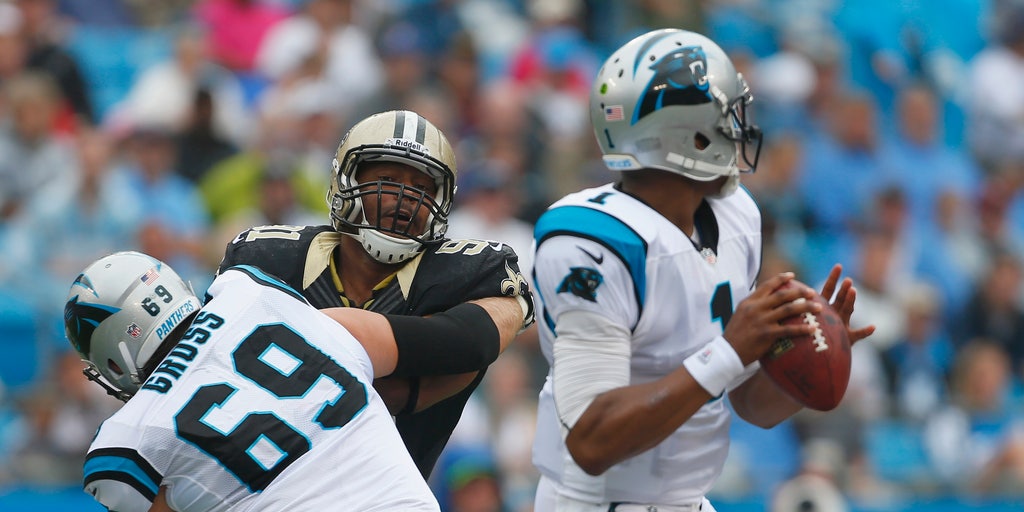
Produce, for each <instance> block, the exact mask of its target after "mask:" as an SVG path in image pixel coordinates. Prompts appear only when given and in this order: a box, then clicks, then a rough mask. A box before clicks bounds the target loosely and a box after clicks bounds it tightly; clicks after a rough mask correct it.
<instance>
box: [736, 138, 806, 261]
mask: <svg viewBox="0 0 1024 512" xmlns="http://www.w3.org/2000/svg"><path fill="white" fill-rule="evenodd" d="M803 153H804V144H803V142H802V139H801V138H800V136H799V134H797V133H794V132H789V131H783V132H780V133H778V134H776V135H775V136H773V137H771V138H769V139H768V140H766V141H765V144H764V146H763V148H762V149H761V159H760V161H759V162H758V164H757V172H755V173H753V174H751V175H749V176H744V177H743V186H744V187H746V188H747V190H749V191H750V193H751V195H752V196H754V197H756V198H757V204H758V206H760V208H761V223H762V224H761V226H762V228H761V231H762V233H763V236H764V239H765V241H764V243H765V245H774V246H776V247H777V248H778V249H779V250H780V251H782V252H783V253H784V254H785V255H786V257H788V258H791V259H793V260H797V259H799V258H800V257H801V256H802V255H803V253H804V244H805V239H806V236H807V230H808V228H809V227H810V223H811V222H810V212H809V211H808V209H807V206H806V205H805V204H804V203H803V201H801V200H800V199H798V198H796V197H793V189H794V188H795V187H796V184H797V178H798V176H799V174H798V173H799V172H800V162H801V159H802V157H803ZM761 275H773V274H772V273H765V271H764V270H762V274H761Z"/></svg>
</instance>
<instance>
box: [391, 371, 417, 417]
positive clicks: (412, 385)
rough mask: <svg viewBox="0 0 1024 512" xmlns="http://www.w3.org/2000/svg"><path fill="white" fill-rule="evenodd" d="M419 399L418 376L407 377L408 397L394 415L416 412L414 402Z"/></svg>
mask: <svg viewBox="0 0 1024 512" xmlns="http://www.w3.org/2000/svg"><path fill="white" fill-rule="evenodd" d="M419 401H420V378H419V377H409V398H407V399H406V400H405V406H404V407H402V410H401V411H398V414H396V415H395V416H402V415H405V414H412V413H414V412H416V403H417V402H419Z"/></svg>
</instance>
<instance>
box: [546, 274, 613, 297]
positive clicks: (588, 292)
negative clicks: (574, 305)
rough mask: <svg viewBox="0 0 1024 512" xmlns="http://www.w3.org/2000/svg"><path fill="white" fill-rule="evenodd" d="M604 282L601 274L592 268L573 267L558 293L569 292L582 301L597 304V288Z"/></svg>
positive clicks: (559, 286)
mask: <svg viewBox="0 0 1024 512" xmlns="http://www.w3.org/2000/svg"><path fill="white" fill-rule="evenodd" d="M602 282H604V277H603V276H602V275H601V273H600V272H598V271H597V270H594V269H592V268H586V267H572V268H570V269H569V275H567V276H565V279H563V280H562V284H560V285H558V290H557V291H558V293H564V292H569V293H571V294H573V295H575V296H577V297H579V298H581V299H585V300H589V301H590V302H597V288H598V287H599V286H601V283H602Z"/></svg>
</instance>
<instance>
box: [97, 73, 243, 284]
mask: <svg viewBox="0 0 1024 512" xmlns="http://www.w3.org/2000/svg"><path fill="white" fill-rule="evenodd" d="M216 110H217V109H216V105H214V98H213V95H212V94H210V91H209V90H208V89H205V88H203V87H200V88H199V89H197V90H196V92H195V98H194V100H193V102H192V108H191V109H190V111H189V114H188V116H187V118H186V119H187V120H186V121H185V126H184V127H183V129H182V130H181V132H180V133H179V134H178V137H177V139H178V141H177V145H178V156H177V163H176V164H175V169H176V170H177V171H178V173H179V174H181V175H182V176H184V177H186V178H188V179H189V181H191V182H193V183H199V181H200V180H202V178H203V176H205V175H206V172H207V171H209V170H210V168H211V167H213V166H214V165H215V164H217V163H218V162H220V161H221V160H224V159H225V158H227V157H229V156H231V155H234V154H235V153H237V152H238V147H237V146H236V145H235V143H234V142H232V141H231V140H230V139H228V138H227V137H226V136H225V135H224V134H223V133H221V132H220V131H218V130H217V128H216V127H215V126H214V113H215V112H216ZM82 268H85V267H84V266H83V267H82Z"/></svg>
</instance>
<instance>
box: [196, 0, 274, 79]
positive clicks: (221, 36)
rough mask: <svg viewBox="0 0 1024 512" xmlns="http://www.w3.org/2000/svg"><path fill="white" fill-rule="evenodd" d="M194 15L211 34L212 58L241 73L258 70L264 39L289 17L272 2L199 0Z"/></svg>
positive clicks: (262, 0)
mask: <svg viewBox="0 0 1024 512" xmlns="http://www.w3.org/2000/svg"><path fill="white" fill-rule="evenodd" d="M192 12H193V16H194V17H195V19H196V20H197V21H199V22H200V23H202V24H203V25H204V26H205V27H206V30H207V31H208V32H209V33H210V58H212V59H213V60H214V61H215V62H217V63H218V64H220V65H222V66H224V67H226V68H228V69H230V70H232V71H235V72H239V73H247V72H250V71H252V70H253V69H254V68H255V63H256V53H257V52H258V51H259V49H260V45H261V44H262V42H263V38H264V37H265V36H266V34H267V32H268V31H270V29H271V28H272V27H273V26H274V25H276V24H277V23H278V22H280V21H281V20H283V19H285V18H287V17H288V16H289V15H290V12H289V11H288V10H287V9H286V8H284V7H283V6H281V5H280V3H279V2H275V1H273V0H199V1H198V2H196V4H195V6H194V7H193V11H192Z"/></svg>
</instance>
